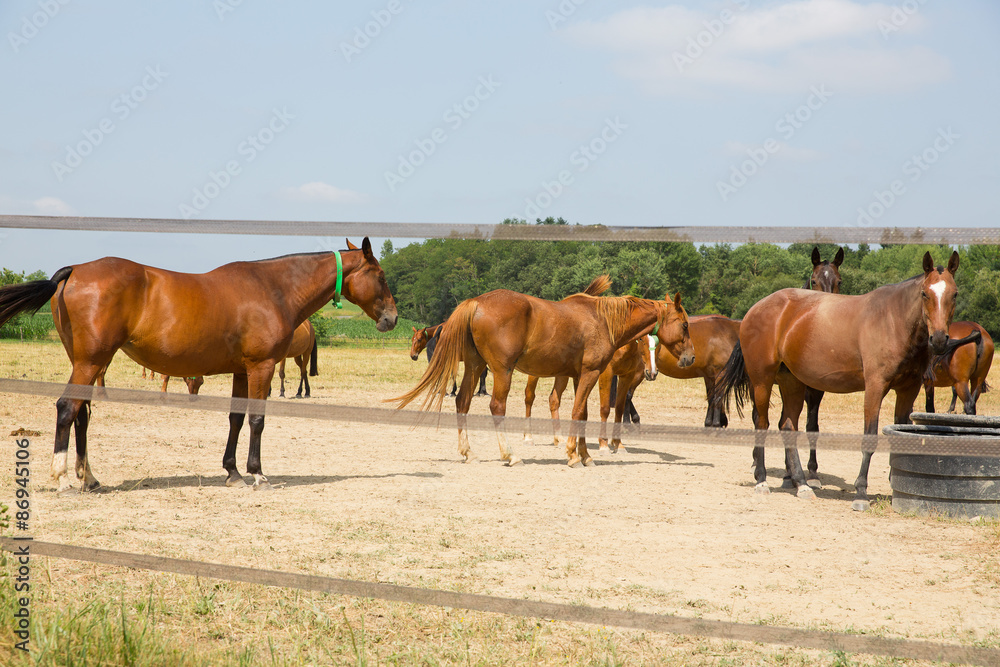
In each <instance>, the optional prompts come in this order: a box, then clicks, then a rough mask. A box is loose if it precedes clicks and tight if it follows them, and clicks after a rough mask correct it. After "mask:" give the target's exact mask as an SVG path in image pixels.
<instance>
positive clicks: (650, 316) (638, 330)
mask: <svg viewBox="0 0 1000 667" xmlns="http://www.w3.org/2000/svg"><path fill="white" fill-rule="evenodd" d="M659 315H660V311H659V309H658V308H657V307H656V302H655V301H652V300H650V299H635V300H630V301H629V313H628V319H627V320H626V322H625V325H624V326H623V327H622V329H621V331H620V332H619V335H618V337H617V338H616V339H615V340H614V341H613V344H614V346H615V347H616V348H619V347H621V346H622V345H625V344H626V343H628V342H630V341H633V340H635V339H636V338H639V337H640V336H645V335H646V334H649V333H652V332H653V327H654V326H656V323H657V321H659Z"/></svg>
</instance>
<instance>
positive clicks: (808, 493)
mask: <svg viewBox="0 0 1000 667" xmlns="http://www.w3.org/2000/svg"><path fill="white" fill-rule="evenodd" d="M795 495H797V496H798V497H799V498H806V499H809V500H815V498H816V494H815V493H813V490H812V489H810V488H809V486H808V485H807V484H803V485H802V486H800V487H799V490H798V491H796V492H795Z"/></svg>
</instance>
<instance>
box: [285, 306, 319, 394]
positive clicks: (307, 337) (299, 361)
mask: <svg viewBox="0 0 1000 667" xmlns="http://www.w3.org/2000/svg"><path fill="white" fill-rule="evenodd" d="M307 354H308V355H309V373H308V374H307V373H306V355H307ZM288 359H295V365H296V366H298V367H299V378H300V379H299V390H298V391H297V392H295V398H302V385H303V384H305V386H306V398H309V376H312V377H315V376H317V375H319V347H318V346H317V344H316V330H315V329H314V328H313V325H312V322H310V321H309V320H306V321H305V322H303V323H302V324H300V325H299V326H297V327H296V328H295V333H293V334H292V344H291V345H289V346H288V353H287V356H286V357H285V358H284V359H282V360H281V363H280V364H278V378H279V379H280V380H281V393H279V394H278V397H279V398H284V397H285V361H287V360H288Z"/></svg>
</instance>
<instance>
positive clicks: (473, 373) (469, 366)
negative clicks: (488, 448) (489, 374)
mask: <svg viewBox="0 0 1000 667" xmlns="http://www.w3.org/2000/svg"><path fill="white" fill-rule="evenodd" d="M471 354H475V355H476V358H475V360H469V358H468V357H469V356H471V355H470V351H469V350H466V352H465V357H466V359H465V371H464V374H463V375H462V388H461V389H459V391H458V397H457V398H456V399H455V411H456V413H457V415H456V416H457V417H458V453H459V454H460V455H462V457H463V458H464V459H465V462H466V463H470V462H472V461H475V460H476V457H475V455H474V454H473V453H472V448H471V447H470V446H469V432H468V430H466V428H465V424H466V415H467V414H469V407H470V406H471V405H472V385H473V382H475V379H476V377H477V376H478V375H479V370H480V369H482V368H484V367H485V366H486V362H485V361H484V360H483V358H482V357H480V356H479V355H478V354H477V353H475V352H472V353H471ZM495 386H496V385H494V387H495Z"/></svg>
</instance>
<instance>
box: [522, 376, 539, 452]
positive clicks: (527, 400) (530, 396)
mask: <svg viewBox="0 0 1000 667" xmlns="http://www.w3.org/2000/svg"><path fill="white" fill-rule="evenodd" d="M537 387H538V376H537V375H529V376H528V383H527V384H526V385H524V444H526V445H533V444H535V441H534V440H532V439H531V406H532V405H534V403H535V389H536V388H537Z"/></svg>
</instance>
